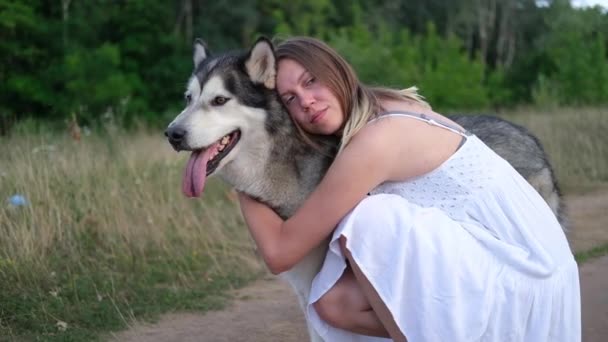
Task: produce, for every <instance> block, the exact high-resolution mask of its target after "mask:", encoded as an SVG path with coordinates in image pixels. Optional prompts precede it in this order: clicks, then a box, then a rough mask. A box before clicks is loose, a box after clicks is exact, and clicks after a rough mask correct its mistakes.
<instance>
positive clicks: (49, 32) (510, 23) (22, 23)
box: [0, 0, 608, 133]
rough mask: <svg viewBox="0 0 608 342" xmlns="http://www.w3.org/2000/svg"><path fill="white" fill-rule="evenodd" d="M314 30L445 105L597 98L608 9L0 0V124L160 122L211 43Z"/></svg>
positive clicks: (604, 93)
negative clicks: (195, 55)
mask: <svg viewBox="0 0 608 342" xmlns="http://www.w3.org/2000/svg"><path fill="white" fill-rule="evenodd" d="M260 35H265V36H269V37H287V36H290V35H309V36H314V37H318V38H321V39H323V40H325V41H327V42H328V43H329V44H330V45H332V46H333V47H335V48H336V49H337V50H338V51H340V52H341V53H342V54H343V55H344V56H345V57H346V58H347V60H349V61H350V62H351V63H352V64H353V65H354V67H355V68H356V70H357V72H358V73H359V75H360V77H361V78H362V79H363V80H364V81H365V82H366V83H369V84H375V85H387V86H393V87H402V88H403V87H409V86H411V85H416V86H418V87H419V88H420V91H421V93H422V94H423V95H424V96H425V97H426V98H427V99H428V100H429V102H431V104H432V105H433V106H434V107H436V108H439V109H440V110H445V111H464V110H486V109H495V108H504V107H510V106H516V105H521V104H532V105H538V106H547V105H551V106H559V105H569V106H582V105H585V106H601V105H605V104H606V103H608V63H607V62H608V54H607V52H606V48H607V46H608V14H607V12H606V10H605V9H602V8H600V7H594V8H574V7H572V5H571V4H570V2H569V1H567V0H552V1H551V0H546V1H538V0H450V1H444V0H426V1H405V0H400V1H399V0H394V1H390V0H385V1H380V0H290V1H288V2H287V1H282V0H238V1H237V0H216V1H203V0H87V1H83V0H60V1H44V0H0V56H2V57H0V58H1V59H0V78H1V79H2V82H0V97H1V101H0V133H1V132H2V131H6V130H8V129H9V127H10V126H11V125H12V124H14V123H15V122H18V121H20V120H24V119H29V118H33V119H36V120H38V119H40V120H45V121H46V120H48V121H62V120H66V119H67V118H70V117H77V118H78V120H81V121H85V122H95V121H98V120H101V119H103V118H105V117H113V118H116V119H119V120H121V122H122V123H124V124H128V123H130V122H133V121H136V120H144V121H149V122H164V121H166V120H168V119H169V118H170V117H172V116H174V114H175V112H176V111H177V110H179V109H180V108H181V107H182V105H183V103H182V101H181V97H182V93H183V91H184V84H185V81H186V79H187V77H188V75H189V74H190V72H191V70H192V62H191V53H192V42H193V40H194V38H196V37H200V38H202V39H204V40H205V41H206V42H207V43H208V45H209V47H210V49H211V50H212V51H224V50H227V49H235V48H247V47H249V46H250V45H251V44H252V43H253V42H254V40H255V39H256V38H257V37H258V36H260Z"/></svg>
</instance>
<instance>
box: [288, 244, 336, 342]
mask: <svg viewBox="0 0 608 342" xmlns="http://www.w3.org/2000/svg"><path fill="white" fill-rule="evenodd" d="M326 252H327V247H326V243H323V244H322V245H321V246H319V247H317V248H315V249H314V250H312V251H311V253H309V254H308V255H307V256H306V257H305V258H304V259H303V260H302V261H300V262H299V263H298V264H297V265H295V266H294V267H293V268H292V269H291V270H289V271H287V272H285V273H284V277H285V278H286V279H287V281H288V282H289V284H290V285H291V286H292V287H293V289H294V292H295V293H296V296H297V297H298V302H299V303H300V307H301V308H302V311H303V312H304V317H305V318H306V326H307V328H308V334H309V337H310V341H311V342H323V339H322V338H321V336H319V334H318V333H317V332H316V331H315V330H314V328H313V327H312V325H311V323H310V321H309V320H308V315H307V313H306V307H307V305H308V298H309V296H310V289H311V286H312V281H313V279H314V277H315V276H316V275H317V273H318V272H319V270H320V269H321V266H322V265H323V260H324V259H325V253H326Z"/></svg>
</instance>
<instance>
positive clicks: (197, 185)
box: [182, 144, 215, 197]
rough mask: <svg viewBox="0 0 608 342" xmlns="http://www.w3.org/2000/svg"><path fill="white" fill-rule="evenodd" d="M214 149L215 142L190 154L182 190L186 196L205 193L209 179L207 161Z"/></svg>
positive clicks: (197, 195) (196, 195)
mask: <svg viewBox="0 0 608 342" xmlns="http://www.w3.org/2000/svg"><path fill="white" fill-rule="evenodd" d="M214 150H215V144H214V145H212V146H211V147H209V148H207V149H205V150H202V151H194V152H192V154H191V155H190V160H188V165H187V166H186V170H185V171H184V179H183V181H182V191H183V193H184V195H186V197H199V196H200V195H201V193H203V188H204V187H205V181H206V180H207V162H208V161H209V156H211V153H212V152H213V151H214Z"/></svg>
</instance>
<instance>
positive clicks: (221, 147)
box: [217, 145, 226, 151]
mask: <svg viewBox="0 0 608 342" xmlns="http://www.w3.org/2000/svg"><path fill="white" fill-rule="evenodd" d="M225 147H226V145H220V146H219V147H218V148H217V150H218V151H223V150H224V148H225Z"/></svg>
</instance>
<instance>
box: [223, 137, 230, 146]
mask: <svg viewBox="0 0 608 342" xmlns="http://www.w3.org/2000/svg"><path fill="white" fill-rule="evenodd" d="M229 140H230V138H229V137H228V136H227V135H226V136H224V137H223V138H222V145H226V144H227V143H228V141H229Z"/></svg>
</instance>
